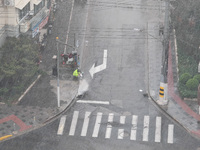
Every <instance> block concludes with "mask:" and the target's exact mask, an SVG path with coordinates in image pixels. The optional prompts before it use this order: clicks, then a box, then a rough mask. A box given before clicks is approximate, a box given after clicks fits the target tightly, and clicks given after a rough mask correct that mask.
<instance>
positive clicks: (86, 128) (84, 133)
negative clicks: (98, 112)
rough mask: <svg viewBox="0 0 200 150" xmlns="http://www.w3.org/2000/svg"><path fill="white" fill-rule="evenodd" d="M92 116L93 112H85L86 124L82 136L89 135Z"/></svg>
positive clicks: (84, 123)
mask: <svg viewBox="0 0 200 150" xmlns="http://www.w3.org/2000/svg"><path fill="white" fill-rule="evenodd" d="M90 114H91V112H85V118H84V122H83V128H82V131H81V136H86V134H87V130H88V124H89V120H90Z"/></svg>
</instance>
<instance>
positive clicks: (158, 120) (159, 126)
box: [155, 117, 161, 142]
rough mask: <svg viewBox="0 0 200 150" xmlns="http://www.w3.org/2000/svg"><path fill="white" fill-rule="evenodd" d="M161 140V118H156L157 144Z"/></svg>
mask: <svg viewBox="0 0 200 150" xmlns="http://www.w3.org/2000/svg"><path fill="white" fill-rule="evenodd" d="M160 140H161V117H156V131H155V142H160Z"/></svg>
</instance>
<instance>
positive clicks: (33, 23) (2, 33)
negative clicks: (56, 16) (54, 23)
mask: <svg viewBox="0 0 200 150" xmlns="http://www.w3.org/2000/svg"><path fill="white" fill-rule="evenodd" d="M20 1H21V0H14V4H15V5H13V6H5V5H4V0H0V47H1V46H2V44H3V43H4V41H5V38H6V37H7V36H16V37H17V36H19V35H20V32H21V33H26V32H27V31H28V30H29V31H30V32H32V33H34V31H32V30H37V28H38V29H40V27H41V26H42V24H44V23H45V22H46V21H45V20H48V18H47V19H46V15H45V14H47V12H48V10H47V1H48V0H45V6H44V7H43V8H42V9H41V10H40V11H39V12H38V13H37V14H36V15H34V16H33V17H31V18H30V19H29V18H28V19H27V17H26V16H25V17H24V18H23V19H21V20H19V11H20V10H19V9H18V8H19V7H18V8H16V7H15V6H16V5H17V4H20ZM36 1H38V0H29V2H30V11H31V10H34V3H35V2H36ZM39 1H40V0H39ZM39 1H38V2H39ZM47 16H48V15H47ZM37 26H38V27H37ZM34 34H35V33H34Z"/></svg>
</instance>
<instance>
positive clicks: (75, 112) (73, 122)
mask: <svg viewBox="0 0 200 150" xmlns="http://www.w3.org/2000/svg"><path fill="white" fill-rule="evenodd" d="M78 115H79V111H74V114H73V118H72V123H71V127H70V131H69V135H74V133H75V129H76V124H77V121H78Z"/></svg>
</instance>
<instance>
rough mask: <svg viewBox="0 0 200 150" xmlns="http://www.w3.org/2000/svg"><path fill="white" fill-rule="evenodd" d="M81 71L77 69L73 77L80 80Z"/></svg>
mask: <svg viewBox="0 0 200 150" xmlns="http://www.w3.org/2000/svg"><path fill="white" fill-rule="evenodd" d="M80 73H81V72H80V70H79V69H76V70H75V71H74V72H73V77H75V78H78V77H79V76H80Z"/></svg>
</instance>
